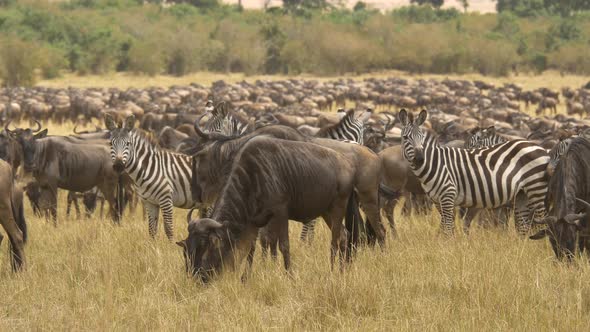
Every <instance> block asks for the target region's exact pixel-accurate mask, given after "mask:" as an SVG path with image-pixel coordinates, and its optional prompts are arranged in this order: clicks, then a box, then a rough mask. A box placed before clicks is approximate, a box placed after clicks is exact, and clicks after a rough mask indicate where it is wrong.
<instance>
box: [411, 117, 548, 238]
mask: <svg viewBox="0 0 590 332" xmlns="http://www.w3.org/2000/svg"><path fill="white" fill-rule="evenodd" d="M426 116H427V112H426V111H422V112H421V113H420V115H419V116H418V118H417V119H416V121H414V120H413V117H412V115H411V114H408V113H407V112H406V111H405V110H402V111H400V114H399V117H400V121H401V123H402V126H403V129H402V146H403V155H404V158H405V159H406V160H407V161H408V162H409V163H410V166H411V168H412V171H413V172H414V174H415V175H416V176H417V177H418V179H419V180H420V182H421V184H422V187H423V189H424V191H425V192H426V193H427V194H428V196H429V197H430V198H431V199H432V200H433V201H434V202H435V204H436V206H437V209H438V210H439V212H440V214H441V219H442V220H441V228H442V230H443V232H444V233H446V234H451V233H453V231H454V208H455V206H461V207H479V208H496V207H500V206H503V205H505V204H507V203H509V202H511V201H515V205H516V206H515V210H516V219H517V229H518V231H519V232H520V233H521V234H523V233H526V232H528V230H529V229H530V225H531V221H532V220H531V212H532V213H533V215H534V216H544V214H545V209H544V205H543V201H544V198H545V195H546V193H547V177H546V169H547V164H548V162H549V156H548V154H547V151H546V150H545V149H543V148H542V147H540V146H538V145H536V144H534V143H532V142H529V141H524V140H516V141H508V142H505V143H502V144H498V145H494V146H491V147H487V148H481V149H475V150H468V149H461V148H450V147H441V146H439V144H438V142H437V140H436V138H435V137H434V136H432V135H431V134H430V133H428V132H425V131H423V130H422V129H421V128H420V125H422V124H423V123H424V121H425V120H426Z"/></svg>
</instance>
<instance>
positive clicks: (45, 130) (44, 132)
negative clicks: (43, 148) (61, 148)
mask: <svg viewBox="0 0 590 332" xmlns="http://www.w3.org/2000/svg"><path fill="white" fill-rule="evenodd" d="M46 136H47V128H45V129H43V130H41V131H40V132H38V133H36V134H35V135H33V137H34V138H36V139H40V138H43V137H46Z"/></svg>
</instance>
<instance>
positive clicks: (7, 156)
mask: <svg viewBox="0 0 590 332" xmlns="http://www.w3.org/2000/svg"><path fill="white" fill-rule="evenodd" d="M0 159H2V160H4V161H6V162H7V163H8V164H9V165H10V166H11V167H12V171H13V172H14V174H16V173H17V172H18V168H19V167H20V165H21V163H22V160H23V151H22V149H21V147H20V145H19V144H18V142H17V141H16V140H15V139H14V138H13V137H12V135H10V134H9V133H8V132H7V131H6V130H3V131H2V132H0Z"/></svg>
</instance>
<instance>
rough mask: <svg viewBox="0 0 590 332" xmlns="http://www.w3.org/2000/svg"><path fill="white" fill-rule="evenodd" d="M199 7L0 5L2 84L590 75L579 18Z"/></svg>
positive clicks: (91, 0) (419, 9)
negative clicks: (97, 78) (195, 77)
mask: <svg viewBox="0 0 590 332" xmlns="http://www.w3.org/2000/svg"><path fill="white" fill-rule="evenodd" d="M3 1H4V2H3ZM195 1H201V2H202V3H205V4H208V3H211V4H212V5H210V6H209V5H208V6H201V7H195V6H193V5H190V4H177V5H173V6H170V7H167V8H164V7H162V6H160V5H158V4H150V3H148V4H139V3H138V2H137V1H135V0H76V1H71V2H66V3H57V4H48V3H45V2H34V1H33V2H25V3H22V2H18V3H14V2H11V1H8V0H0V75H1V77H2V80H3V82H4V84H5V85H30V84H33V83H34V81H35V79H36V78H38V77H44V78H53V77H56V76H58V75H60V74H61V73H63V72H66V71H70V72H75V73H79V74H81V75H84V74H103V73H106V72H111V71H126V72H134V73H139V74H146V75H156V74H162V73H164V74H170V75H184V74H187V73H190V72H195V71H219V72H244V73H246V74H262V73H264V74H289V75H291V74H298V73H302V72H305V73H312V74H317V75H339V74H343V73H364V72H369V71H376V70H385V69H400V70H406V71H410V72H431V73H467V72H478V73H482V74H485V75H497V76H501V75H507V74H508V73H510V72H512V71H519V72H522V71H534V72H542V71H544V70H546V69H557V70H560V71H563V72H568V73H578V74H590V57H588V54H590V43H589V40H590V15H586V13H585V12H576V13H574V14H573V15H568V16H567V17H566V16H563V15H554V14H552V15H549V14H547V15H535V16H531V17H519V16H517V15H515V14H514V12H513V11H510V10H506V11H503V12H502V13H500V14H498V15H496V14H485V15H481V14H469V13H468V14H464V13H461V12H459V11H457V10H455V9H449V10H443V9H435V8H432V7H430V6H409V7H404V8H400V9H397V10H394V11H391V12H387V13H382V12H378V11H375V10H371V9H369V8H367V7H366V6H364V5H363V4H362V3H360V4H357V6H355V8H354V10H346V9H341V8H334V7H332V8H329V9H326V8H323V9H317V10H310V9H305V10H303V9H301V8H300V7H294V8H289V10H287V9H285V8H271V9H268V10H266V11H244V10H242V9H241V8H239V7H236V6H221V5H219V4H218V3H217V1H214V0H195ZM2 3H4V4H5V5H4V6H1V4H2Z"/></svg>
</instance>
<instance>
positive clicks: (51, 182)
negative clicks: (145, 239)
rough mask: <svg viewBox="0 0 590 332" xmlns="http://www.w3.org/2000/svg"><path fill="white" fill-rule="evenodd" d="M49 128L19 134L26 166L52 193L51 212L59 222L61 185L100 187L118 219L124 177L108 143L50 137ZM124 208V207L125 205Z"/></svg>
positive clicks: (76, 188)
mask: <svg viewBox="0 0 590 332" xmlns="http://www.w3.org/2000/svg"><path fill="white" fill-rule="evenodd" d="M46 135H47V129H45V130H43V131H40V132H39V133H37V134H34V135H26V136H25V135H23V136H20V137H18V140H19V143H20V145H21V147H22V149H23V154H24V168H25V171H27V172H32V173H33V176H34V177H35V179H36V180H37V181H38V182H39V184H40V186H41V188H47V189H49V190H50V192H51V194H52V207H51V209H50V210H51V215H52V219H53V222H54V224H56V223H57V188H61V189H66V190H71V191H76V192H85V191H88V190H90V189H92V188H93V187H95V186H97V187H98V188H99V189H100V191H101V192H102V193H103V194H104V196H105V199H106V200H107V202H109V206H110V212H111V217H112V219H113V221H115V222H118V221H119V219H120V213H121V212H122V209H121V211H118V209H117V207H118V205H117V203H116V202H115V196H116V194H115V192H116V190H115V189H116V188H117V186H118V185H120V186H123V184H122V183H121V182H122V181H121V179H122V178H121V177H119V176H118V174H117V173H116V172H115V171H114V170H113V163H112V161H111V158H110V153H109V148H108V146H106V145H99V144H90V143H87V144H84V143H72V142H71V139H70V138H69V137H63V136H53V137H46ZM121 208H122V207H121Z"/></svg>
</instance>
